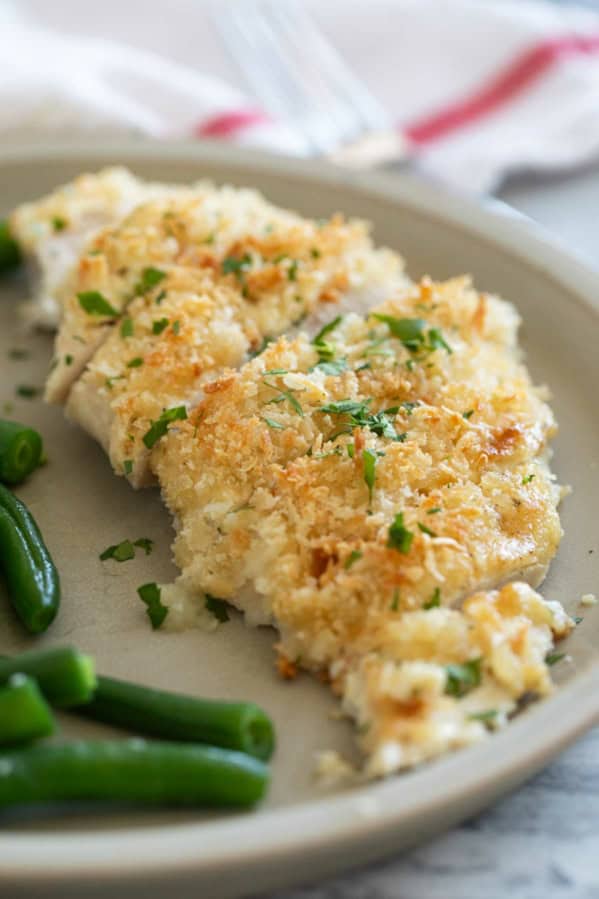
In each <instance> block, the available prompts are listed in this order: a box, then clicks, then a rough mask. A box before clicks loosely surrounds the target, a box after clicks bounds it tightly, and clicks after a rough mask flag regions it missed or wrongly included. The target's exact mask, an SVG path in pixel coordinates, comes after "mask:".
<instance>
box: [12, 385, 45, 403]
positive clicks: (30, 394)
mask: <svg viewBox="0 0 599 899" xmlns="http://www.w3.org/2000/svg"><path fill="white" fill-rule="evenodd" d="M40 393H41V388H39V387H32V386H31V384H19V385H18V386H17V388H16V394H17V396H20V397H23V399H25V400H33V399H35V397H36V396H38V395H39V394H40Z"/></svg>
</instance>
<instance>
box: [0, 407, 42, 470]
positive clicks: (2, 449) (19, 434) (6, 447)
mask: <svg viewBox="0 0 599 899" xmlns="http://www.w3.org/2000/svg"><path fill="white" fill-rule="evenodd" d="M41 457H42V438H41V437H40V435H39V434H38V432H37V431H34V430H33V428H28V427H26V426H25V425H21V424H19V423H18V422H16V421H5V420H4V419H1V418H0V481H2V482H3V483H5V484H20V483H21V481H24V480H25V478H26V477H27V476H28V475H30V474H31V472H32V471H33V470H34V469H35V468H37V467H38V465H39V464H40V459H41Z"/></svg>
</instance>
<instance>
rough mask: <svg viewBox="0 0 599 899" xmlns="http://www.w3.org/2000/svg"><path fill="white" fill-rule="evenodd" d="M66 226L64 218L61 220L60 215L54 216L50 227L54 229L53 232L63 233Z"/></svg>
mask: <svg viewBox="0 0 599 899" xmlns="http://www.w3.org/2000/svg"><path fill="white" fill-rule="evenodd" d="M67 225H68V222H67V220H66V219H65V218H63V217H62V216H61V215H55V216H54V218H53V219H52V227H53V228H54V230H55V231H64V229H65V228H66V227H67Z"/></svg>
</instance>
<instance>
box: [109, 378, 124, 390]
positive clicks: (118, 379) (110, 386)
mask: <svg viewBox="0 0 599 899" xmlns="http://www.w3.org/2000/svg"><path fill="white" fill-rule="evenodd" d="M124 377H125V375H113V376H112V378H106V381H105V384H106V386H107V387H108V389H109V390H112V385H113V384H114V382H115V381H122V380H123V378H124Z"/></svg>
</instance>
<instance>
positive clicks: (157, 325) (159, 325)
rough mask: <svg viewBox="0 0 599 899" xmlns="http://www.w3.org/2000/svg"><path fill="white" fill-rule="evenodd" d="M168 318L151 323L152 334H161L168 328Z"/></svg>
mask: <svg viewBox="0 0 599 899" xmlns="http://www.w3.org/2000/svg"><path fill="white" fill-rule="evenodd" d="M168 324H169V320H168V318H157V319H156V321H154V322H153V323H152V334H162V332H163V331H164V329H165V328H168Z"/></svg>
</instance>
